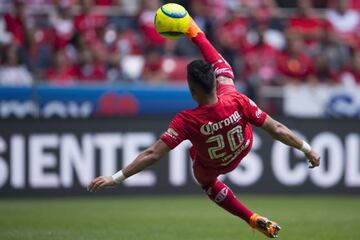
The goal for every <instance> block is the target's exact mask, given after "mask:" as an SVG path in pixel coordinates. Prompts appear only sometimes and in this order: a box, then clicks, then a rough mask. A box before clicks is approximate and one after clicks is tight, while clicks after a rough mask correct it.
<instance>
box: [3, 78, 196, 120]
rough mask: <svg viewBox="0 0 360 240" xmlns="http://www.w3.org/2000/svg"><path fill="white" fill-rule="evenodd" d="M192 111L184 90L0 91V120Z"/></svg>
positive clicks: (106, 87) (95, 87) (113, 87)
mask: <svg viewBox="0 0 360 240" xmlns="http://www.w3.org/2000/svg"><path fill="white" fill-rule="evenodd" d="M193 107H195V102H194V101H193V100H192V99H191V96H190V93H189V90H188V89H187V87H186V86H144V85H81V86H71V87H67V86H64V87H62V86H60V87H59V86H51V85H45V84H42V85H38V86H36V87H33V88H17V87H1V88H0V118H25V117H43V118H52V117H59V118H87V117H93V116H119V115H120V116H121V115H128V116H129V115H130V116H136V115H152V114H156V115H158V114H174V113H176V112H178V111H180V110H183V109H187V108H193Z"/></svg>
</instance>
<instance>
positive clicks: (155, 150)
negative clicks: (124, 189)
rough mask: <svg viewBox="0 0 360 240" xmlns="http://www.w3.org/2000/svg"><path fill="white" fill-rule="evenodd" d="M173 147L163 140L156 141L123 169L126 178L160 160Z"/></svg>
mask: <svg viewBox="0 0 360 240" xmlns="http://www.w3.org/2000/svg"><path fill="white" fill-rule="evenodd" d="M170 150H171V149H170V148H169V147H168V146H167V145H166V144H165V143H164V142H163V141H162V140H158V141H156V142H155V143H154V144H153V145H152V146H151V147H149V148H147V149H146V150H144V151H143V152H141V153H140V154H139V155H138V156H137V157H136V158H135V160H134V161H133V162H132V163H130V164H129V165H128V166H126V167H125V168H123V169H122V173H123V174H124V177H125V178H128V177H130V176H132V175H134V174H136V173H138V172H141V171H142V170H144V169H145V168H147V167H149V166H151V165H153V164H154V163H156V162H157V161H159V160H160V159H161V158H162V157H163V156H164V155H165V154H167V153H168V152H169V151H170Z"/></svg>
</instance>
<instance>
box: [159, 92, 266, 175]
mask: <svg viewBox="0 0 360 240" xmlns="http://www.w3.org/2000/svg"><path fill="white" fill-rule="evenodd" d="M217 96H218V102H217V103H215V104H213V105H202V106H199V107H197V108H195V109H191V110H185V111H182V112H179V113H178V114H176V116H175V117H174V118H173V119H172V121H171V123H170V126H169V129H168V130H167V131H166V132H165V133H164V134H163V135H162V136H161V137H160V139H161V140H162V141H163V142H165V144H167V145H168V146H169V147H170V148H171V149H173V148H175V147H176V146H177V145H179V144H180V143H181V142H182V141H184V140H186V139H188V140H190V141H191V143H192V144H193V146H192V148H191V150H190V154H191V157H192V159H193V161H194V165H200V167H202V168H205V169H209V170H210V171H211V170H215V169H216V170H217V171H220V172H221V173H226V172H228V171H231V170H233V169H234V168H236V166H237V165H238V164H239V162H240V161H241V159H242V158H244V157H245V156H246V155H247V154H248V153H249V151H250V149H251V146H252V141H253V135H252V128H251V124H254V125H256V126H262V125H263V123H264V121H265V119H266V113H265V112H263V111H261V110H260V109H259V108H258V107H257V106H256V104H255V103H254V102H253V101H251V100H250V99H249V98H248V97H246V96H245V95H243V94H241V93H239V92H237V90H236V88H235V86H233V85H219V86H218V88H217Z"/></svg>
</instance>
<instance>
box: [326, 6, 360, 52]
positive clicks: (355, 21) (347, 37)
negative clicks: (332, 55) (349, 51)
mask: <svg viewBox="0 0 360 240" xmlns="http://www.w3.org/2000/svg"><path fill="white" fill-rule="evenodd" d="M326 18H327V20H328V21H329V23H330V26H331V28H332V30H333V31H334V32H335V33H336V35H337V37H338V38H339V39H341V40H342V41H343V42H344V43H347V44H349V45H352V46H355V45H356V31H357V30H359V28H358V27H359V24H360V15H359V13H358V12H357V11H355V10H352V9H350V8H349V1H348V0H336V3H335V7H334V8H333V9H330V10H328V11H327V13H326Z"/></svg>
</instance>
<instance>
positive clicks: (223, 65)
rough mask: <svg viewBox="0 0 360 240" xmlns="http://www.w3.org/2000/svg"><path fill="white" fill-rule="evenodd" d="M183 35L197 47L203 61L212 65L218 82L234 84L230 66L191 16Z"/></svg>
mask: <svg viewBox="0 0 360 240" xmlns="http://www.w3.org/2000/svg"><path fill="white" fill-rule="evenodd" d="M185 35H186V36H187V37H188V38H189V39H190V40H191V41H192V42H193V43H194V44H195V45H196V46H197V47H198V48H199V50H200V51H201V54H202V55H203V57H204V59H205V61H207V62H208V63H209V64H211V65H212V67H213V69H214V72H215V76H216V79H217V82H218V83H219V84H232V85H233V84H234V81H233V79H234V73H233V70H232V68H231V66H230V65H229V64H228V63H227V62H226V60H225V59H224V58H223V57H222V56H221V55H220V54H219V53H218V51H216V49H215V48H214V46H213V45H212V44H211V43H210V41H209V40H208V39H207V38H206V36H205V34H204V33H203V31H202V30H201V29H200V28H199V26H198V25H197V24H196V22H195V21H194V20H193V19H192V18H191V20H190V26H189V28H188V30H187V32H186V33H185Z"/></svg>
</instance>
